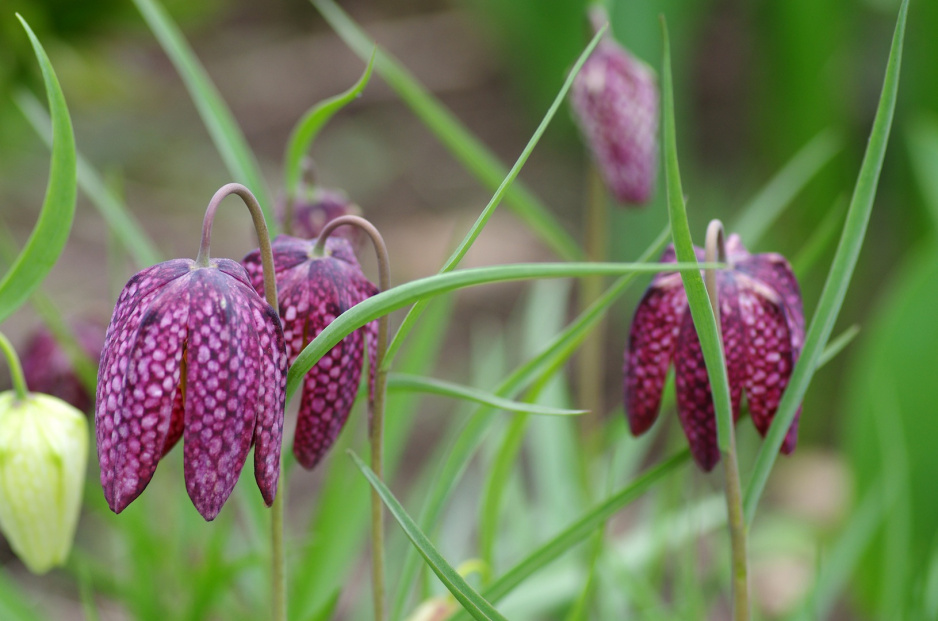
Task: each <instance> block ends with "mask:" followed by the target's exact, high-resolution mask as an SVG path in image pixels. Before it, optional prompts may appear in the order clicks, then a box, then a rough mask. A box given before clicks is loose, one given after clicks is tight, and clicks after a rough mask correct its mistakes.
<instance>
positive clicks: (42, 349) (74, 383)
mask: <svg viewBox="0 0 938 621" xmlns="http://www.w3.org/2000/svg"><path fill="white" fill-rule="evenodd" d="M71 327H72V329H73V333H74V335H75V337H76V339H77V340H78V345H79V346H80V347H81V349H82V351H83V352H84V353H85V354H86V355H87V356H88V357H89V358H90V359H91V360H92V361H93V362H94V364H95V365H97V364H98V361H99V359H100V356H101V347H102V346H103V345H104V332H105V328H104V325H103V324H100V323H98V322H96V321H91V320H80V321H76V322H74V323H73V324H72V326H71ZM22 363H23V375H24V376H25V378H26V384H27V385H28V386H29V387H30V389H31V390H33V391H35V392H40V393H45V394H47V395H52V396H53V397H58V398H59V399H62V400H63V401H65V402H66V403H69V404H71V405H72V406H74V407H76V408H78V409H79V410H81V411H82V412H88V411H90V410H91V406H92V405H93V404H94V397H93V395H90V394H89V393H88V391H87V390H86V389H85V387H84V385H83V384H82V382H81V380H80V379H79V378H78V375H77V373H76V372H75V368H74V367H73V365H72V361H71V359H70V358H69V356H68V353H67V352H66V351H65V349H64V348H63V347H62V346H61V345H60V344H59V342H58V341H57V340H56V338H55V336H53V334H52V332H50V331H49V329H48V328H46V327H42V328H40V329H39V330H38V331H37V332H36V333H35V334H34V335H33V336H32V337H31V338H30V339H29V340H28V341H27V342H26V345H25V347H24V348H23V355H22Z"/></svg>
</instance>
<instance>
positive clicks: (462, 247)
mask: <svg viewBox="0 0 938 621" xmlns="http://www.w3.org/2000/svg"><path fill="white" fill-rule="evenodd" d="M605 32H606V28H601V29H600V31H599V32H598V33H596V36H594V37H593V40H592V41H590V43H589V45H587V46H586V49H584V50H583V52H582V53H581V54H580V57H579V58H578V59H577V61H576V64H574V66H573V68H572V69H571V70H570V73H569V74H568V75H567V79H566V81H565V82H564V83H563V86H562V87H561V88H560V91H559V92H558V93H557V96H556V97H554V101H553V103H552V104H551V105H550V108H548V109H547V113H546V114H545V115H544V118H543V119H541V124H540V125H538V127H537V129H536V130H535V131H534V134H533V135H532V136H531V139H530V140H528V144H527V145H525V147H524V150H523V151H522V152H521V155H519V156H518V159H517V160H516V161H515V164H514V166H512V167H511V170H509V171H508V174H507V175H506V176H505V178H504V179H503V180H502V182H501V184H500V185H499V186H498V189H496V190H495V194H494V195H493V196H492V199H491V200H490V201H489V203H488V205H486V206H485V209H483V210H482V213H481V214H479V217H478V218H477V219H476V221H475V223H474V224H473V225H472V228H470V229H469V232H468V233H467V234H466V237H465V238H464V239H463V240H462V242H460V244H459V246H457V247H456V250H455V251H454V252H453V254H452V255H450V257H449V259H447V260H446V263H445V264H444V265H443V267H442V268H441V269H440V273H446V272H451V271H453V270H454V269H456V267H457V266H458V265H459V263H460V262H461V261H462V260H463V258H464V257H465V256H466V253H468V252H469V249H470V248H471V247H472V244H473V243H475V241H476V239H477V238H478V237H479V235H480V234H481V233H482V229H483V228H484V227H485V225H486V224H487V223H488V221H489V219H490V218H491V217H492V214H494V213H495V209H496V208H497V207H498V205H499V204H500V203H501V202H502V199H503V198H504V197H505V195H506V193H507V192H508V191H509V190H510V189H511V187H512V184H513V183H514V181H515V179H517V177H518V174H519V173H520V172H521V168H522V167H523V166H524V164H525V162H527V161H528V157H529V156H530V155H531V152H532V151H533V150H534V147H535V146H536V145H537V143H538V141H539V140H540V139H541V136H542V135H544V132H545V131H546V130H547V126H548V125H550V122H551V120H553V118H554V114H555V113H556V112H557V109H558V108H559V107H560V104H561V103H563V100H564V98H565V97H566V96H567V92H568V91H569V90H570V87H571V86H572V85H573V79H574V78H575V77H576V75H577V74H578V73H579V72H580V68H581V67H583V63H584V62H586V59H587V58H589V55H590V54H591V53H592V52H593V49H594V48H595V47H596V45H597V44H598V43H599V40H600V38H601V37H602V35H603V34H604V33H605ZM428 303H429V302H418V303H417V304H415V305H414V307H413V308H412V309H410V311H408V313H407V315H406V316H405V317H404V320H403V321H402V322H401V326H400V328H398V330H397V332H396V333H395V334H394V338H393V339H391V343H390V345H388V351H387V354H386V355H385V357H384V361H385V362H384V364H385V367H386V368H388V369H390V368H391V363H392V362H393V361H394V355H395V354H396V353H397V350H398V349H399V348H400V346H401V344H402V343H403V341H404V339H405V338H407V335H408V334H409V333H410V331H411V329H412V328H413V326H414V324H415V323H416V322H417V320H418V319H419V318H420V314H421V313H422V312H423V309H424V308H425V307H426V305H427V304H428Z"/></svg>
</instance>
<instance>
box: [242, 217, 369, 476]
mask: <svg viewBox="0 0 938 621" xmlns="http://www.w3.org/2000/svg"><path fill="white" fill-rule="evenodd" d="M343 228H347V227H343ZM315 244H316V241H315V240H302V239H298V238H295V237H289V236H287V235H279V236H277V238H276V239H274V241H273V244H272V246H273V253H274V270H275V272H276V277H277V294H278V298H279V300H280V317H281V318H282V319H283V334H284V338H285V339H286V345H287V355H288V356H289V359H290V361H291V362H293V361H294V360H295V359H296V357H297V355H299V353H300V352H302V351H303V348H304V347H306V345H308V344H309V343H310V341H312V340H313V339H314V338H315V337H316V336H317V335H318V334H319V333H320V332H322V330H323V329H324V328H325V327H326V326H328V325H329V324H330V323H332V321H333V320H334V319H335V318H336V317H338V316H339V315H341V314H342V313H344V312H345V311H346V310H348V309H349V308H351V307H352V306H354V305H355V304H358V303H359V302H361V301H362V300H364V299H366V298H368V297H370V296H372V295H374V294H375V293H377V292H378V289H377V287H375V286H374V285H373V284H372V283H371V282H369V281H368V279H367V278H365V275H364V274H363V273H362V269H361V266H360V265H359V264H358V260H357V259H356V258H355V253H354V252H353V251H352V246H351V244H350V243H349V241H348V240H346V239H341V238H337V237H330V238H329V239H327V240H326V246H325V252H324V255H323V256H315V253H314V247H315ZM242 263H243V264H244V267H245V268H246V269H247V271H248V274H250V277H251V282H252V283H253V284H254V287H255V288H256V289H258V290H260V289H261V288H262V287H263V278H262V273H261V272H262V270H261V262H260V255H259V253H258V251H256V250H255V251H254V252H252V253H250V254H248V255H247V256H246V257H244V259H243V260H242ZM377 338H378V327H377V322H374V321H373V322H371V323H369V324H368V325H366V326H365V327H363V328H360V329H358V330H356V331H354V332H352V333H351V334H349V335H348V336H346V337H345V338H344V339H342V340H341V341H340V342H339V343H338V344H337V345H336V346H335V347H333V348H332V350H330V351H329V353H328V354H326V355H325V356H323V357H322V359H320V360H319V362H317V363H316V365H315V366H313V368H312V369H310V371H309V373H307V374H306V377H305V378H304V380H303V394H302V398H301V401H300V410H299V414H298V417H297V422H296V434H295V435H294V439H293V454H294V455H296V458H297V461H299V463H300V464H301V465H302V466H303V467H304V468H307V469H311V468H313V467H314V466H315V465H316V464H317V463H318V462H319V461H320V460H321V459H322V457H323V456H324V455H325V454H326V452H328V450H329V448H330V447H331V446H332V444H333V443H334V442H335V440H336V438H337V437H338V436H339V433H340V432H341V431H342V427H343V426H344V425H345V421H346V420H348V415H349V412H350V411H351V409H352V405H353V404H354V402H355V397H356V395H357V393H358V384H359V380H360V379H361V372H362V358H363V354H364V345H365V340H367V341H368V355H369V365H368V366H369V371H370V375H371V378H370V384H371V388H372V390H373V389H374V370H375V369H374V366H375V352H376V346H377Z"/></svg>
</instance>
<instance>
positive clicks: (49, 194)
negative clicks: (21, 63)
mask: <svg viewBox="0 0 938 621" xmlns="http://www.w3.org/2000/svg"><path fill="white" fill-rule="evenodd" d="M17 18H19V20H20V23H22V25H23V28H24V29H25V30H26V34H27V35H28V36H29V41H30V43H32V46H33V51H34V52H35V54H36V60H38V61H39V67H40V68H41V69H42V80H43V83H44V84H45V87H46V94H47V96H48V99H49V110H50V112H51V115H52V136H53V139H52V157H51V162H50V166H49V184H48V186H47V187H46V196H45V199H44V200H43V202H42V211H41V212H40V213H39V219H38V220H37V221H36V226H35V227H34V228H33V232H32V233H31V234H30V236H29V240H28V241H27V242H26V245H25V246H24V248H23V250H22V252H20V254H19V256H18V257H17V258H16V260H15V261H14V262H13V265H12V266H11V267H10V269H9V270H8V271H7V273H6V274H5V275H4V276H3V279H2V280H0V322H2V321H3V320H4V319H6V318H7V317H9V316H10V315H12V314H13V312H14V311H15V310H16V309H17V308H19V307H20V306H21V305H22V304H23V302H25V301H26V299H27V298H28V297H29V294H30V293H32V291H33V290H34V289H35V288H36V287H38V286H39V284H40V283H41V282H42V280H43V279H44V278H45V277H46V274H48V273H49V271H50V270H51V269H52V266H53V265H55V262H56V261H57V260H58V258H59V255H60V254H61V253H62V249H63V248H65V242H67V241H68V234H69V231H70V230H71V227H72V219H73V218H74V216H75V199H76V193H77V190H76V187H75V183H76V165H75V135H74V134H73V132H72V121H71V119H70V118H69V115H68V107H67V106H66V104H65V95H63V94H62V89H61V87H60V86H59V82H58V80H57V79H56V77H55V71H54V70H53V69H52V63H51V62H50V61H49V57H48V56H47V55H46V52H45V50H44V49H42V44H41V43H39V39H37V38H36V35H35V34H33V31H32V30H31V29H30V27H29V25H28V24H27V23H26V20H24V19H23V18H22V17H20V15H19V14H17Z"/></svg>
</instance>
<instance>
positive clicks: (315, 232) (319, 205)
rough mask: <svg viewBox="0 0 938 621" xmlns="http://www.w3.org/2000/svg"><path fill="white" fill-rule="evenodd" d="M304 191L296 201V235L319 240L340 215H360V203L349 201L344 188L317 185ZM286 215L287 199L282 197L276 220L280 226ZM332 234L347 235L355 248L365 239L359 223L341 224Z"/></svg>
mask: <svg viewBox="0 0 938 621" xmlns="http://www.w3.org/2000/svg"><path fill="white" fill-rule="evenodd" d="M302 194H303V196H302V197H300V198H298V199H296V201H295V202H294V204H293V218H292V222H291V226H292V230H293V235H294V236H295V237H301V238H303V239H316V238H317V237H319V234H320V233H322V229H323V227H325V226H326V224H327V223H328V222H329V221H330V220H335V219H336V218H338V217H340V216H360V215H361V209H360V208H359V207H358V205H356V204H355V203H353V202H352V201H350V200H349V198H348V196H347V195H346V194H345V192H343V191H341V190H332V189H327V188H320V187H316V188H314V189H313V190H312V191H310V192H308V193H307V192H303V193H302ZM285 215H286V202H285V201H284V200H281V201H280V202H279V203H278V205H277V219H278V220H280V223H281V225H283V224H284V217H285ZM333 235H336V236H337V237H344V238H346V239H347V240H349V241H350V242H352V244H353V245H354V246H356V247H358V246H360V245H361V243H362V241H363V238H362V231H361V229H359V228H358V227H356V226H342V227H339V228H338V229H336V231H335V233H333Z"/></svg>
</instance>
